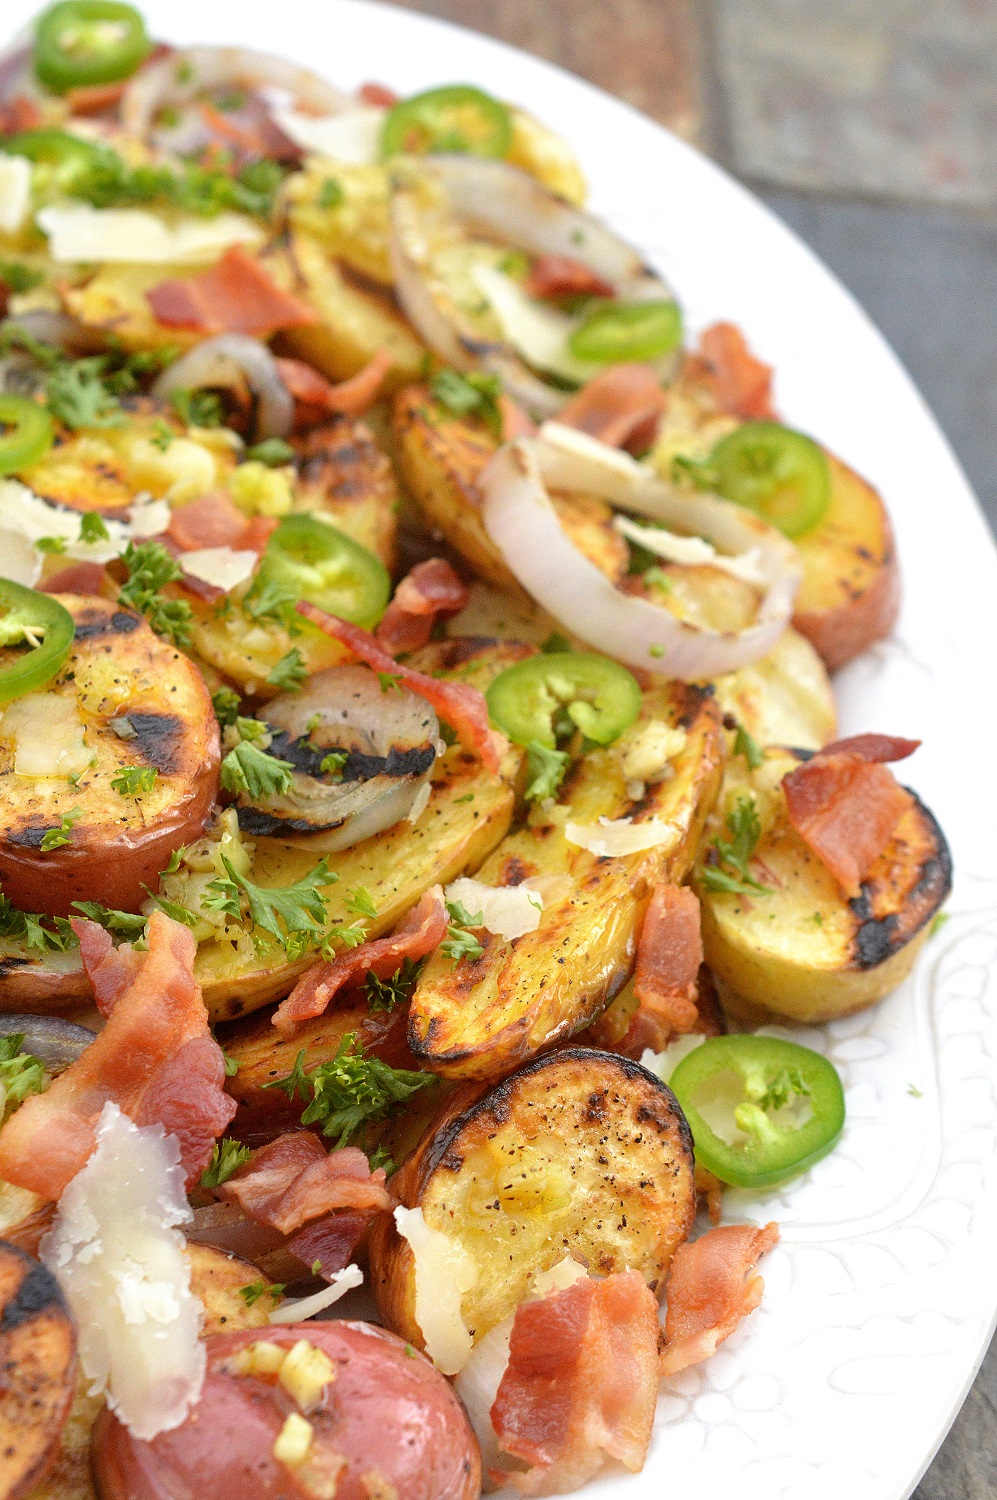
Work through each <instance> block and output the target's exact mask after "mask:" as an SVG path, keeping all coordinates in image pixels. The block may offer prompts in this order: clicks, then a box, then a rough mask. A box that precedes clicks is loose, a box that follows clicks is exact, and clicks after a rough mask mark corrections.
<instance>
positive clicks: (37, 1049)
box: [0, 1015, 97, 1073]
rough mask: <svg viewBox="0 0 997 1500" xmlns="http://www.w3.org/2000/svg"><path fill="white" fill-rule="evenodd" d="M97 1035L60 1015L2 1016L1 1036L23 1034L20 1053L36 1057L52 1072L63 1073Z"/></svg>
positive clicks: (0, 1024)
mask: <svg viewBox="0 0 997 1500" xmlns="http://www.w3.org/2000/svg"><path fill="white" fill-rule="evenodd" d="M96 1034H97V1033H96V1032H94V1031H88V1030H87V1028H86V1027H85V1026H77V1025H76V1024H75V1023H74V1022H73V1021H66V1020H64V1019H63V1018H62V1017H61V1016H35V1015H5V1016H0V1036H22V1035H23V1037H24V1041H23V1042H22V1044H21V1051H22V1052H25V1053H30V1054H31V1056H32V1057H37V1058H38V1059H39V1060H40V1061H41V1062H43V1063H44V1064H45V1067H46V1068H47V1070H48V1072H50V1073H62V1072H64V1071H65V1069H66V1068H68V1067H69V1065H70V1063H74V1062H75V1061H76V1059H77V1058H78V1057H80V1056H81V1054H82V1053H83V1052H84V1051H85V1050H86V1049H87V1047H89V1045H90V1043H91V1042H92V1041H93V1039H94V1037H95V1036H96Z"/></svg>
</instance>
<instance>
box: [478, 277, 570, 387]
mask: <svg viewBox="0 0 997 1500" xmlns="http://www.w3.org/2000/svg"><path fill="white" fill-rule="evenodd" d="M471 275H472V276H473V278H474V281H475V284H476V286H477V287H478V289H479V291H480V292H481V293H482V295H483V296H484V297H485V298H486V299H487V301H488V304H489V306H490V307H491V310H492V312H493V313H494V314H495V316H496V318H498V321H499V323H500V324H501V326H502V332H503V334H504V336H505V338H506V339H507V340H508V342H509V343H510V344H511V345H512V347H513V348H514V349H515V350H516V352H517V354H521V355H522V356H523V358H524V359H525V360H526V361H527V363H528V364H531V365H533V366H534V368H535V369H538V370H547V371H549V372H550V373H551V374H553V375H560V376H561V377H562V378H563V379H565V380H576V381H578V382H579V383H580V384H581V383H584V382H585V381H586V380H591V378H592V376H593V374H595V372H596V371H597V370H598V368H599V367H598V365H590V364H586V363H585V362H584V361H582V360H579V359H575V358H574V356H573V355H572V354H571V353H570V352H569V350H568V339H569V337H570V335H571V334H572V333H573V332H574V330H575V329H576V328H577V327H578V323H579V320H578V319H577V318H569V317H568V315H567V314H566V313H563V312H560V311H559V310H558V309H557V308H556V307H548V306H547V305H546V304H545V303H543V302H537V301H535V300H534V299H533V298H532V297H528V296H527V295H526V293H525V292H524V291H523V289H522V287H521V286H520V285H519V283H518V281H514V280H513V278H512V277H511V276H507V275H506V274H505V272H504V271H500V270H499V269H498V267H497V266H489V265H476V266H474V267H473V268H472V271H471Z"/></svg>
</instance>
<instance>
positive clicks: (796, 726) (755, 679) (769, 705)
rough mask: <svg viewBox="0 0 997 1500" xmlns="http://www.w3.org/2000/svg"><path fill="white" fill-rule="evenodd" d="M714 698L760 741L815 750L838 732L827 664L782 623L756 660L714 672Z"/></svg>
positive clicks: (806, 641) (799, 636)
mask: <svg viewBox="0 0 997 1500" xmlns="http://www.w3.org/2000/svg"><path fill="white" fill-rule="evenodd" d="M713 686H714V688H715V689H716V695H717V702H718V703H719V705H720V707H721V708H722V709H723V711H724V713H725V714H732V715H733V716H734V718H735V719H736V720H737V722H738V723H739V724H742V725H743V726H744V728H745V729H746V730H747V731H748V733H749V734H750V735H753V736H754V738H755V739H756V740H757V741H758V743H759V744H760V745H795V746H797V747H798V748H799V749H801V750H819V749H820V748H821V746H822V745H826V744H829V743H830V741H831V740H833V739H834V736H835V735H836V734H837V731H838V713H837V708H836V707H835V702H834V693H833V692H832V690H831V683H830V679H829V678H828V675H827V668H826V667H825V666H824V663H823V662H822V661H821V659H820V657H819V656H818V655H817V652H816V651H815V650H814V648H813V646H811V644H810V642H809V641H808V640H807V639H806V638H805V637H804V636H802V635H800V634H798V632H797V631H795V630H793V629H791V628H787V629H786V630H784V631H783V633H782V635H781V636H780V637H779V639H778V640H777V641H776V643H775V645H774V646H773V647H772V650H771V651H770V652H769V653H768V655H767V656H763V657H762V659H761V661H755V662H752V663H751V665H750V666H747V667H741V668H740V669H739V670H738V671H737V672H729V673H727V675H726V676H724V677H718V678H717V679H716V681H715V683H714V684H713Z"/></svg>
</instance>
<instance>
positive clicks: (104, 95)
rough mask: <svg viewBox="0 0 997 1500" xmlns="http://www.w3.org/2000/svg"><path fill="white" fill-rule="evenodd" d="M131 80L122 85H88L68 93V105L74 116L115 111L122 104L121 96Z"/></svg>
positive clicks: (66, 96) (122, 82)
mask: <svg viewBox="0 0 997 1500" xmlns="http://www.w3.org/2000/svg"><path fill="white" fill-rule="evenodd" d="M128 83H129V80H128V79H127V78H123V79H121V81H120V83H88V84H83V85H81V87H79V88H75V89H68V90H67V91H66V95H65V98H66V103H67V104H68V105H69V112H70V114H73V115H101V114H103V113H104V111H105V110H106V109H114V108H115V107H116V106H117V105H119V104H120V103H121V96H122V95H123V94H124V92H125V89H126V88H127V87H128Z"/></svg>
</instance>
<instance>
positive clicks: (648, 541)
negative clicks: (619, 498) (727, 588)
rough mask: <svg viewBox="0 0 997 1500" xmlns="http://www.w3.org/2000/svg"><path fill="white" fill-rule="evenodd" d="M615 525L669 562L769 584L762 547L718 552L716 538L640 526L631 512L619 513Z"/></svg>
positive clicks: (639, 543) (614, 519) (759, 585)
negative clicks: (736, 553) (710, 539)
mask: <svg viewBox="0 0 997 1500" xmlns="http://www.w3.org/2000/svg"><path fill="white" fill-rule="evenodd" d="M613 525H614V526H615V527H616V530H617V531H619V532H622V534H623V535H624V536H625V537H626V538H627V541H629V542H636V543H637V544H638V546H640V547H644V548H646V550H647V551H648V552H653V553H654V555H655V556H656V557H663V558H664V559H665V560H666V561H667V562H673V563H680V564H682V565H683V566H685V567H689V568H695V567H702V566H704V565H706V564H708V565H709V566H710V567H711V568H719V569H720V571H721V572H722V573H730V574H731V575H732V577H734V578H740V579H742V580H743V581H744V582H745V583H753V584H756V585H757V586H758V587H759V588H764V587H765V583H766V579H765V574H764V572H763V571H762V552H761V548H760V547H752V548H751V549H750V551H748V552H742V553H741V554H740V555H739V556H738V557H727V556H726V555H725V554H724V553H723V552H718V551H717V549H716V547H714V545H713V543H712V542H707V541H704V540H703V538H702V537H701V536H679V535H678V533H677V532H674V531H662V530H661V529H660V528H659V527H657V526H640V525H638V524H637V522H636V521H631V520H630V518H629V517H628V516H615V517H614V518H613Z"/></svg>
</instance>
